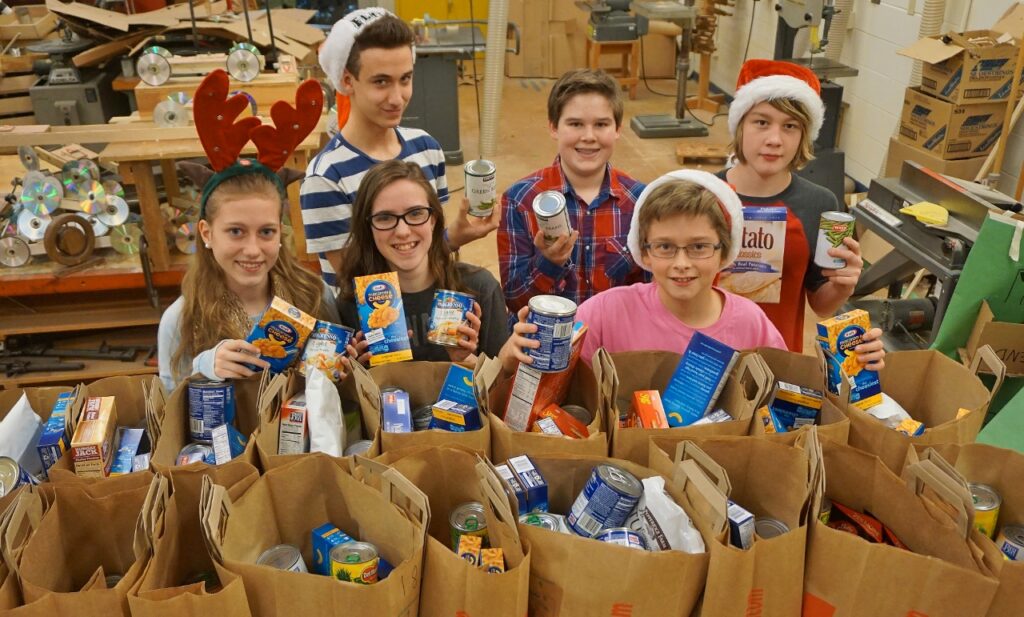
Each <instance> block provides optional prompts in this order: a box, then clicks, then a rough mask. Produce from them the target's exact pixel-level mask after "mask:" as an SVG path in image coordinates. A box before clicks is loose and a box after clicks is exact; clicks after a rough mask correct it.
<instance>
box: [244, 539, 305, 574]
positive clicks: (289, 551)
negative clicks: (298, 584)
mask: <svg viewBox="0 0 1024 617" xmlns="http://www.w3.org/2000/svg"><path fill="white" fill-rule="evenodd" d="M256 565H258V566H270V567H271V568H274V569H275V570H287V571H289V572H309V570H307V569H306V562H305V561H303V560H302V552H301V551H299V549H298V548H297V547H295V546H292V545H291V544H278V545H277V546H271V547H270V548H268V549H267V550H265V551H263V554H262V555H260V557H259V559H257V560H256Z"/></svg>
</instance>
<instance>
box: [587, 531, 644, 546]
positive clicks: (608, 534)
mask: <svg viewBox="0 0 1024 617" xmlns="http://www.w3.org/2000/svg"><path fill="white" fill-rule="evenodd" d="M594 539H595V540H600V541H601V542H607V543H608V544H617V545H619V546H624V547H626V548H638V549H640V550H642V551H646V550H647V543H646V542H644V539H643V538H641V537H640V534H638V533H637V532H635V531H633V530H632V529H630V528H628V527H612V528H609V529H605V530H602V531H601V532H599V533H598V534H597V535H596V536H594Z"/></svg>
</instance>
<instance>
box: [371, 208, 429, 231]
mask: <svg viewBox="0 0 1024 617" xmlns="http://www.w3.org/2000/svg"><path fill="white" fill-rule="evenodd" d="M433 215H434V211H433V210H431V209H430V208H428V207H426V206H422V207H419V208H413V209H412V210H409V211H408V212H406V213H405V214H391V213H390V212H381V213H380V214H374V215H373V216H371V217H370V226H371V227H373V228H374V229H376V230H377V231H388V230H389V229H394V228H395V227H398V221H400V220H402V221H405V224H406V225H408V226H410V227H419V226H420V225H422V224H424V223H426V222H427V221H429V220H430V217H431V216H433Z"/></svg>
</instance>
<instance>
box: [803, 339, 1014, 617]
mask: <svg viewBox="0 0 1024 617" xmlns="http://www.w3.org/2000/svg"><path fill="white" fill-rule="evenodd" d="M893 355H896V354H893ZM886 361H887V362H888V359H887V360H886ZM822 450H823V453H824V467H825V476H826V485H827V491H826V493H827V496H828V497H829V498H830V499H831V500H832V502H833V504H835V503H841V504H843V505H845V506H847V507H850V508H853V509H854V510H857V511H860V512H865V511H866V512H870V513H871V514H872V515H874V516H875V517H876V518H878V519H879V520H880V521H881V522H882V523H883V524H885V525H886V526H887V527H889V528H890V529H891V530H892V531H893V532H894V533H895V534H896V536H897V537H898V538H899V539H900V540H902V541H903V543H905V544H906V545H907V546H908V547H909V548H910V550H909V551H908V550H903V549H899V548H896V547H893V546H887V545H883V544H871V543H869V542H867V541H866V540H863V539H861V538H859V537H857V536H855V535H853V534H850V533H848V532H845V531H839V530H836V529H832V528H830V527H827V526H826V525H824V524H822V523H821V522H820V521H817V520H812V522H811V532H810V536H809V538H808V546H807V560H806V567H805V573H804V592H805V596H804V608H803V615H804V617H823V616H826V615H828V616H834V617H848V616H858V617H860V616H864V617H867V616H876V615H928V617H980V616H983V615H986V614H987V611H988V609H989V606H990V605H991V604H992V601H993V598H994V597H995V594H996V589H997V587H998V583H997V581H996V580H995V578H993V576H992V572H991V570H990V567H989V565H988V564H987V563H986V562H985V560H984V556H983V554H982V553H981V552H980V551H979V550H978V549H977V543H976V540H977V538H978V534H977V531H976V530H974V529H973V527H972V525H971V524H970V513H969V511H968V509H967V507H965V505H964V503H963V500H964V499H965V498H966V499H968V500H969V495H967V494H966V493H965V491H964V489H963V487H957V486H956V485H955V484H953V483H952V482H949V481H947V480H944V479H943V477H942V476H943V474H942V473H941V472H935V470H936V469H937V467H936V466H935V465H934V464H932V463H931V462H930V461H923V462H922V463H918V464H916V465H915V469H914V471H913V472H912V473H913V479H912V480H911V482H910V483H909V486H908V483H907V482H905V481H903V480H902V479H901V478H899V477H897V476H896V475H895V474H893V473H892V472H891V471H890V470H889V469H888V468H887V467H886V466H885V464H884V463H883V462H882V461H881V460H880V459H878V458H877V457H875V456H872V455H871V454H868V453H866V452H862V451H860V450H857V449H855V448H852V447H849V446H842V445H839V444H835V443H833V442H829V441H824V442H822ZM926 464H927V465H926ZM933 472H934V473H933ZM926 490H927V491H928V492H929V493H931V494H934V495H942V496H943V497H942V499H943V501H944V503H945V506H946V508H948V510H949V512H952V513H954V517H955V518H951V517H950V516H949V514H948V513H946V512H945V511H940V510H939V509H938V508H934V507H931V506H930V505H929V503H928V500H927V499H923V498H922V496H921V495H922V494H923V493H924V492H925V491H926ZM834 508H835V506H834V505H833V509H834Z"/></svg>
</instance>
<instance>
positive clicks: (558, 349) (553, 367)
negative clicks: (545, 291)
mask: <svg viewBox="0 0 1024 617" xmlns="http://www.w3.org/2000/svg"><path fill="white" fill-rule="evenodd" d="M575 320H576V303H575V302H573V301H572V300H569V299H568V298H563V297H561V296H534V297H532V298H530V313H529V315H527V317H526V321H528V322H529V323H532V324H534V325H536V326H537V332H535V333H533V334H528V335H526V337H527V338H531V339H534V340H537V341H540V348H538V349H528V350H526V354H527V355H528V356H530V357H531V358H533V364H531V365H530V367H531V368H533V369H534V370H537V371H540V372H542V373H557V372H559V371H564V370H565V369H566V368H568V367H569V356H570V354H571V353H572V327H573V322H575Z"/></svg>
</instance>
